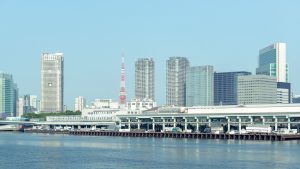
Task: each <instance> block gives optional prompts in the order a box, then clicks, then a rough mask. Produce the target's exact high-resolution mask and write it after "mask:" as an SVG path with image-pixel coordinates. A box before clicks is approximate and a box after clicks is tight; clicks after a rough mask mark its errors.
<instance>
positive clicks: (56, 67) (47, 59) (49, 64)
mask: <svg viewBox="0 0 300 169" xmlns="http://www.w3.org/2000/svg"><path fill="white" fill-rule="evenodd" d="M63 95H64V57H63V54H62V53H43V54H42V70H41V99H42V100H41V112H62V111H63V108H64V106H63V98H64V97H63Z"/></svg>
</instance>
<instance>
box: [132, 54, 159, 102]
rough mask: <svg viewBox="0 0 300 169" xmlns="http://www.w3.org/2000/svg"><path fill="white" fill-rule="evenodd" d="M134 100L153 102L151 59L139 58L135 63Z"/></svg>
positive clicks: (152, 66) (152, 62)
mask: <svg viewBox="0 0 300 169" xmlns="http://www.w3.org/2000/svg"><path fill="white" fill-rule="evenodd" d="M135 98H136V99H140V100H144V99H151V100H153V101H154V100H155V92H154V60H153V59H152V58H141V59H138V60H137V61H136V62H135Z"/></svg>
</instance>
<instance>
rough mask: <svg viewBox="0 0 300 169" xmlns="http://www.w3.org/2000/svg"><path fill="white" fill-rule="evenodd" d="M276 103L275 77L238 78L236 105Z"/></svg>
mask: <svg viewBox="0 0 300 169" xmlns="http://www.w3.org/2000/svg"><path fill="white" fill-rule="evenodd" d="M276 103H277V82H276V77H271V76H267V75H249V76H238V104H240V105H241V104H245V105H248V104H276Z"/></svg>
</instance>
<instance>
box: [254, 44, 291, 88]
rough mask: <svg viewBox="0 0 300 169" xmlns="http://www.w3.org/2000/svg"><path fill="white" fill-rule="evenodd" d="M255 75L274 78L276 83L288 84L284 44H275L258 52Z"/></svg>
mask: <svg viewBox="0 0 300 169" xmlns="http://www.w3.org/2000/svg"><path fill="white" fill-rule="evenodd" d="M256 74H257V75H268V76H272V77H276V80H277V82H288V65H287V63H286V44H285V43H280V42H277V43H274V44H272V45H269V46H267V47H265V48H263V49H261V50H259V58H258V68H257V69H256Z"/></svg>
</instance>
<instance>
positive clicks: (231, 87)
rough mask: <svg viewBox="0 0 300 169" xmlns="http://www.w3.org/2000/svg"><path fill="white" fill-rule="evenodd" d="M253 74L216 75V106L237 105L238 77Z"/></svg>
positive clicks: (232, 73)
mask: <svg viewBox="0 0 300 169" xmlns="http://www.w3.org/2000/svg"><path fill="white" fill-rule="evenodd" d="M245 75H251V72H245V71H240V72H219V73H215V74H214V105H237V104H238V102H237V85H238V84H237V83H238V82H237V77H238V76H245Z"/></svg>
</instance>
